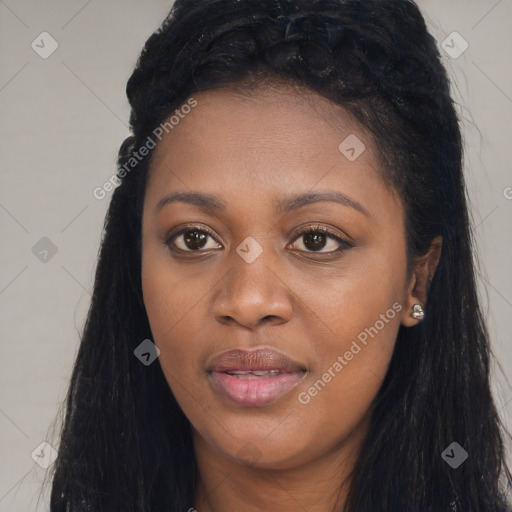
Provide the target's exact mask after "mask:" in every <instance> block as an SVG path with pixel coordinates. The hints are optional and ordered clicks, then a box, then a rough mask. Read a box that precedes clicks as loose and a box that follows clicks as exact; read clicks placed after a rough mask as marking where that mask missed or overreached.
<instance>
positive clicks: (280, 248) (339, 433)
mask: <svg viewBox="0 0 512 512" xmlns="http://www.w3.org/2000/svg"><path fill="white" fill-rule="evenodd" d="M194 98H195V99H196V100H197V102H198V104H197V106H196V107H195V108H194V109H192V111H191V112H190V113H189V114H188V115H187V116H185V117H184V119H182V120H181V121H180V123H179V124H178V125H176V126H175V127H174V129H173V130H172V131H169V133H168V134H166V135H165V136H164V138H163V140H162V141H161V142H160V143H159V146H158V147H157V149H156V153H155V155H154V159H153V161H152V165H151V173H150V177H149V181H148V184H147V189H146V196H145V202H144V210H143V222H142V287H143V295H144V302H145V306H146V311H147V314H148V318H149V321H150V325H151V329H152V333H153V336H154V342H155V344H156V345H157V346H158V348H159V349H160V351H161V352H160V357H159V361H160V364H161V366H162V368H163V370H164V373H165V376H166V379H167V381H168V383H169V386H170V387H171V389H172V391H173V393H174V395H175V397H176V399H177V400H178V402H179V404H180V406H181V407H182V409H183V411H184V412H185V414H186V415H187V417H188V418H189V420H190V422H191V424H192V426H193V436H194V445H195V451H196V458H197V461H198V466H199V473H200V483H199V486H198V489H197V494H196V500H195V502H194V504H193V506H194V507H195V508H196V509H197V510H198V511H200V512H206V511H212V512H213V511H215V512H218V511H227V510H245V511H249V512H250V511H257V510H258V511H261V510H266V511H269V512H272V511H282V510H287V511H295V510H297V511H298V510H300V511H303V510H305V509H306V510H310V511H315V512H320V511H332V510H335V509H340V507H341V506H342V505H343V503H344V501H345V498H346V493H347V489H348V486H349V484H350V480H349V477H348V475H349V472H350V470H351V469H352V467H353V464H354V461H355V459H356V457H357V455H358V452H359V449H360V445H361V442H362V440H363V439H364V436H365V434H366V431H367V427H368V412H369V407H370V404H371V402H372V400H373V398H374V397H375V395H376V394H377V392H378V389H379V386H380V385H381V383H382V380H383V378H384V376H385V373H386V370H387V367H388V364H389V361H390V358H391V355H392V351H393V347H394V343H395V339H396V335H397V332H398V329H399V327H400V324H402V325H404V326H406V327H409V326H412V325H415V324H416V323H417V322H418V321H419V320H416V319H414V318H412V317H411V311H412V306H413V304H421V305H423V304H425V302H426V284H427V282H428V279H429V278H430V277H431V276H432V275H433V272H434V270H435V266H436V265H437V261H438V258H439V251H440V240H436V241H435V243H433V245H432V248H431V250H430V251H429V253H428V254H427V255H426V256H425V257H424V258H423V259H422V260H421V261H418V263H417V265H416V266H415V267H414V268H413V272H412V273H410V274H409V275H408V274H407V269H406V264H407V261H406V252H405V232H404V224H405V222H404V211H403V206H402V202H401V200H400V198H399V197H398V196H397V195H396V193H395V192H394V190H393V189H392V188H390V186H389V185H388V184H386V182H384V180H383V179H382V178H381V171H380V168H379V163H378V155H377V153H376V150H375V148H374V144H373V142H372V139H371V137H370V136H369V134H368V133H367V132H366V130H364V129H363V127H362V126H361V125H360V124H358V123H357V122H356V121H355V120H354V119H353V117H352V116H351V115H350V114H349V113H348V112H347V111H346V110H345V109H343V108H342V107H340V106H338V105H335V104H333V103H332V102H330V101H328V100H327V99H325V98H323V97H321V96H319V95H316V94H315V93H313V92H308V91H306V90H304V91H300V93H299V91H298V89H297V88H291V87H289V86H287V85H286V84H278V85H276V86H275V87H259V88H258V89H257V90H255V91H253V92H252V93H251V94H240V93H238V92H236V91H235V90H233V89H230V88H222V89H217V90H215V91H207V92H202V93H199V94H196V95H195V96H194ZM350 134H356V135H357V137H358V138H359V139H360V140H361V141H363V142H364V144H365V146H366V150H365V151H363V153H362V154H361V155H360V156H359V157H358V158H357V159H356V160H355V161H350V160H348V159H347V158H346V157H345V156H344V155H343V154H342V153H341V152H340V150H339V149H338V146H339V144H340V143H341V142H342V141H343V140H344V139H345V138H346V137H347V136H348V135H350ZM176 191H181V192H185V193H187V192H201V193H208V194H213V195H215V196H218V197H219V198H222V200H223V201H224V202H225V203H226V209H225V211H214V210H211V209H206V208H202V207H198V206H196V205H192V204H188V203H186V202H183V201H176V202H172V203H169V204H167V205H166V206H164V207H163V208H162V209H160V210H159V211H157V209H156V205H157V204H158V202H159V201H160V200H161V199H162V198H163V197H164V196H166V195H167V194H169V193H171V192H176ZM324 191H337V192H341V193H343V194H345V195H346V196H348V197H350V198H351V199H352V200H354V201H357V202H358V203H359V204H360V205H361V206H362V207H363V208H364V209H365V211H366V213H362V212H361V211H358V210H357V209H355V208H353V207H351V206H349V205H343V204H339V203H335V202H332V201H322V202H317V203H313V204H308V205H306V206H303V207H301V208H298V209H295V210H292V211H290V212H288V213H283V212H276V211H275V209H274V204H275V201H276V200H279V199H283V198H285V197H288V196H290V195H294V194H300V193H305V192H324ZM185 224H193V225H194V226H197V227H196V228H195V229H200V230H201V229H204V228H205V227H206V228H209V229H210V230H211V231H212V232H213V234H214V237H215V238H211V237H208V238H207V242H206V245H205V246H204V247H203V248H201V249H200V251H202V252H200V253H199V254H198V252H193V250H192V249H191V247H193V245H192V246H190V245H188V246H187V245H186V243H185V241H184V236H178V237H177V238H176V239H175V240H174V244H176V245H177V247H178V249H175V250H174V251H172V250H171V249H170V247H172V246H173V244H172V242H169V244H168V245H166V240H167V237H168V234H169V233H171V231H172V232H175V231H179V228H180V227H183V226H184V225H185ZM318 224H319V225H321V226H326V227H330V228H331V229H332V230H333V231H334V233H335V234H336V235H337V236H339V237H340V238H342V239H346V240H347V241H349V242H350V243H351V244H352V247H350V248H345V250H343V251H341V252H338V253H335V256H334V257H332V254H333V253H332V252H331V251H333V250H336V249H338V248H339V247H340V246H341V245H340V243H339V242H337V241H336V240H335V239H330V238H327V239H326V242H325V246H324V247H323V248H320V249H319V251H320V252H314V251H313V250H310V249H309V248H310V247H311V246H307V245H306V241H305V237H304V236H299V235H298V230H299V228H301V227H308V226H315V225H318ZM191 231H194V228H191ZM249 236H250V237H252V238H254V239H255V240H256V241H257V242H258V244H259V245H260V246H261V248H262V253H261V254H260V255H259V256H258V257H257V258H256V259H255V260H254V261H253V262H251V263H248V262H246V261H245V260H244V259H243V258H242V257H241V256H240V255H239V254H238V253H237V252H236V248H237V247H238V246H239V245H240V244H241V243H242V242H243V241H244V240H245V239H246V238H247V237H249ZM179 248H181V249H182V251H181V252H180V251H179ZM187 249H188V252H185V251H186V250H187ZM308 249H309V250H308ZM328 252H331V257H329V255H328V254H327V253H328ZM393 304H399V305H400V306H401V307H402V310H401V312H399V313H396V315H394V318H391V319H389V318H388V317H386V318H387V319H388V322H386V323H385V324H384V327H383V328H382V329H380V330H379V331H378V334H377V335H375V336H374V337H373V338H369V339H368V343H367V345H366V346H363V345H362V349H361V350H360V351H359V352H358V353H357V354H356V355H354V357H353V358H352V359H351V360H350V361H348V362H347V363H348V364H346V366H344V367H343V369H342V371H340V372H338V373H336V374H335V375H336V376H335V377H334V378H332V379H331V380H330V382H329V383H328V384H326V385H325V387H323V388H322V389H321V391H320V392H318V393H317V394H316V396H314V397H311V400H310V401H309V403H307V404H303V403H301V402H300V401H299V400H298V395H299V393H301V392H307V391H308V389H310V388H311V386H313V384H314V383H315V382H316V381H318V379H320V378H322V375H323V374H325V372H326V371H327V370H328V369H329V368H332V366H333V364H334V363H335V362H336V361H337V358H338V356H343V355H344V354H345V352H347V351H348V350H349V349H350V346H351V343H352V342H353V340H356V339H357V336H358V334H360V333H361V332H362V331H364V330H365V328H369V327H370V326H374V325H375V323H376V321H377V320H379V318H381V316H380V315H382V314H386V311H388V310H389V309H390V308H392V305H393ZM360 345H361V344H360ZM255 347H272V348H276V349H278V350H280V351H281V352H283V353H284V354H285V355H286V356H288V357H289V358H291V359H292V360H293V361H295V362H298V363H300V365H301V366H303V367H304V368H306V369H307V374H306V375H305V377H304V379H303V380H302V381H301V382H300V384H299V385H298V386H297V387H296V388H294V389H293V390H292V391H291V392H289V393H288V394H287V395H286V396H284V397H282V398H280V399H279V400H277V401H276V402H274V403H271V404H267V405H264V406H259V407H241V406H240V405H237V404H235V403H233V402H231V401H229V400H228V399H226V398H224V397H222V396H220V395H218V394H217V393H215V392H214V391H213V390H212V388H211V387H210V385H209V382H208V379H207V376H206V367H207V363H208V361H209V360H211V358H212V357H214V356H215V355H217V354H220V353H221V352H224V351H226V350H229V349H235V348H245V349H250V348H255ZM343 482H345V485H342V484H343ZM191 505H192V504H191Z"/></svg>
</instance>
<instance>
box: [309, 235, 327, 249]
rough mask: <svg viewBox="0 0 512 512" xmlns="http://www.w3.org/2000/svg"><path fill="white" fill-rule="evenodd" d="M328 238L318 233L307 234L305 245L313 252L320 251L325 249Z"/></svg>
mask: <svg viewBox="0 0 512 512" xmlns="http://www.w3.org/2000/svg"><path fill="white" fill-rule="evenodd" d="M325 239H326V236H325V235H323V234H318V233H306V234H305V235H304V245H305V246H306V247H307V248H308V249H309V250H311V251H318V250H319V249H323V248H324V247H325Z"/></svg>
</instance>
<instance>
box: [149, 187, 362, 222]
mask: <svg viewBox="0 0 512 512" xmlns="http://www.w3.org/2000/svg"><path fill="white" fill-rule="evenodd" d="M177 201H181V202H184V203H188V204H192V205H194V206H197V207H199V208H202V209H205V210H213V211H225V210H226V208H227V205H226V202H225V201H224V200H222V199H221V198H220V197H217V196H214V195H211V194H203V193H200V192H172V193H170V194H168V195H166V196H165V197H163V198H162V199H160V201H158V203H157V205H156V207H155V211H156V212H159V211H160V210H161V209H162V208H163V207H164V206H166V205H168V204H171V203H174V202H177ZM323 201H328V202H334V203H339V204H342V205H344V206H349V207H351V208H353V209H354V210H357V211H359V212H360V213H362V214H363V215H366V216H367V217H370V213H369V212H368V210H367V209H366V208H365V207H364V206H363V205H362V204H361V203H359V202H357V201H355V200H354V199H351V198H350V197H348V196H347V195H345V194H343V193H341V192H334V191H329V192H306V193H304V194H297V195H293V196H290V197H287V198H285V199H279V200H277V201H276V203H275V210H276V212H277V213H288V212H291V211H293V210H296V209H298V208H302V207H303V206H307V205H310V204H314V203H319V202H323Z"/></svg>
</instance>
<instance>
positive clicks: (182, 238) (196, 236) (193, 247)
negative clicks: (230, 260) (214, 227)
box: [165, 226, 222, 252]
mask: <svg viewBox="0 0 512 512" xmlns="http://www.w3.org/2000/svg"><path fill="white" fill-rule="evenodd" d="M208 239H210V240H208ZM165 244H166V245H168V246H173V247H171V248H175V249H178V250H180V251H184V252H201V251H203V250H204V251H206V250H210V249H221V248H222V245H221V244H220V243H219V242H217V240H216V239H215V237H214V236H213V233H212V232H211V231H210V230H209V229H207V228H202V227H199V226H185V227H184V228H182V229H180V231H178V232H177V233H173V234H171V235H169V236H168V237H167V238H166V241H165Z"/></svg>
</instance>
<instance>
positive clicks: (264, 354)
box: [208, 348, 305, 373]
mask: <svg viewBox="0 0 512 512" xmlns="http://www.w3.org/2000/svg"><path fill="white" fill-rule="evenodd" d="M236 370H246V371H252V370H256V371H257V370H279V371H281V372H290V373H292V372H300V371H304V370H305V369H304V368H302V367H301V366H300V365H299V364H297V363H295V362H294V361H292V360H291V359H289V358H288V357H286V356H285V355H284V354H282V353H281V352H279V351H277V350H275V349H272V348H260V349H256V350H241V349H235V350H228V351H226V352H222V354H219V355H218V356H216V357H214V358H213V359H212V360H211V362H210V364H209V366H208V372H228V371H236Z"/></svg>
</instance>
